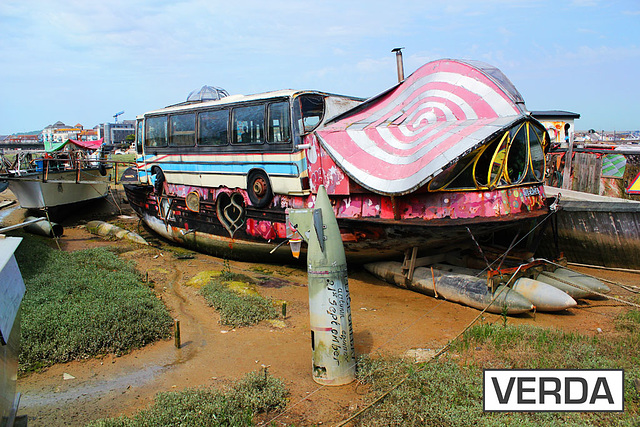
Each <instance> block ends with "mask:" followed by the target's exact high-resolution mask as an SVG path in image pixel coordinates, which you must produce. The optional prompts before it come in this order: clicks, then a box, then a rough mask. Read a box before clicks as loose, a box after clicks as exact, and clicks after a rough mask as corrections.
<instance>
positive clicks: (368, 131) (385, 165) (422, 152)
mask: <svg viewBox="0 0 640 427" xmlns="http://www.w3.org/2000/svg"><path fill="white" fill-rule="evenodd" d="M526 114H527V110H526V109H525V107H524V101H523V100H522V97H521V96H520V94H519V93H518V91H517V90H516V89H515V87H514V86H513V85H512V84H511V82H510V81H509V80H508V79H507V78H506V77H505V76H504V74H502V73H501V72H500V71H499V70H498V69H497V68H494V67H492V66H490V65H488V64H484V63H481V62H475V61H473V62H472V61H458V60H451V59H444V60H439V61H434V62H430V63H428V64H426V65H424V66H422V67H421V68H419V69H418V70H417V71H416V72H415V73H413V74H411V76H409V77H408V78H407V79H405V80H404V81H403V82H402V83H400V84H398V85H397V86H395V87H394V88H392V89H390V90H389V91H387V92H385V93H383V94H381V95H379V96H376V97H374V98H372V99H370V100H368V101H366V102H364V103H363V104H361V105H359V106H358V107H356V108H354V109H353V110H350V111H348V112H347V113H345V114H342V115H341V116H338V117H336V118H335V119H333V120H332V121H330V122H329V123H328V124H327V125H325V126H323V127H321V128H319V129H318V130H317V131H316V135H317V137H318V140H319V141H320V143H321V144H322V147H323V148H324V149H325V150H326V151H327V152H328V153H329V155H330V156H331V157H332V158H333V160H334V161H335V162H336V163H337V164H338V165H339V166H340V167H341V168H342V169H343V170H344V171H345V172H346V173H347V175H349V176H350V177H351V178H352V179H353V180H355V181H356V182H358V183H359V184H360V185H362V186H363V187H365V188H367V189H369V190H371V191H374V192H376V193H380V194H387V195H401V194H406V193H410V192H412V191H414V190H415V189H417V188H419V187H420V186H422V185H424V184H425V183H426V182H428V181H429V180H430V179H432V178H433V177H434V176H436V175H437V174H438V173H440V172H441V171H442V170H444V169H445V168H446V167H448V166H449V165H451V164H452V163H454V162H456V161H457V160H458V159H459V158H460V157H461V156H463V155H465V154H466V153H468V152H469V151H471V150H473V149H475V148H476V147H478V146H480V145H482V144H483V143H485V142H487V141H488V140H489V139H490V138H491V137H492V136H493V135H494V134H496V132H499V131H500V130H502V129H505V128H507V127H509V126H511V125H513V124H514V122H516V121H518V120H520V119H521V118H522V117H523V116H525V115H526Z"/></svg>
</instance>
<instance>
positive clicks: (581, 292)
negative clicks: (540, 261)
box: [536, 271, 594, 299]
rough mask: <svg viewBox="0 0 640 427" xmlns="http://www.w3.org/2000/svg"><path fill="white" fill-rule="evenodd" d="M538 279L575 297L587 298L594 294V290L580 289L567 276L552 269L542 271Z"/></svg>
mask: <svg viewBox="0 0 640 427" xmlns="http://www.w3.org/2000/svg"><path fill="white" fill-rule="evenodd" d="M536 280H539V281H540V282H544V283H546V284H548V285H551V286H553V287H555V288H558V289H560V290H561V291H563V292H566V293H567V294H569V296H571V298H573V299H580V298H587V297H590V296H592V295H594V293H593V292H591V291H590V290H587V289H586V288H584V289H580V288H578V287H575V286H571V285H570V284H569V281H568V280H567V279H566V278H563V277H560V276H558V275H556V274H554V273H552V272H550V271H543V272H541V273H540V274H539V275H538V277H536Z"/></svg>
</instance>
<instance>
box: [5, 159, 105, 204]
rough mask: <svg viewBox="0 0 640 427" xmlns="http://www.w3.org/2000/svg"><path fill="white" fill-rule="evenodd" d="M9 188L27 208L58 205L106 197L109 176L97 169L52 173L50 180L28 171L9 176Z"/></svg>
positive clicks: (40, 174)
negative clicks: (19, 174)
mask: <svg viewBox="0 0 640 427" xmlns="http://www.w3.org/2000/svg"><path fill="white" fill-rule="evenodd" d="M7 179H8V181H9V190H11V192H13V194H14V195H15V196H16V198H17V199H18V202H19V203H20V206H21V207H23V208H25V209H44V208H55V207H60V206H65V205H70V204H74V203H81V202H86V201H90V200H94V199H100V198H103V197H106V195H107V194H108V192H109V176H108V175H107V176H102V175H101V174H100V173H99V172H98V170H97V169H95V170H92V169H88V170H82V171H81V173H80V176H79V179H78V173H77V172H76V171H61V172H50V173H49V174H48V176H47V179H46V180H43V176H42V173H28V174H24V175H21V176H13V177H9V178H7Z"/></svg>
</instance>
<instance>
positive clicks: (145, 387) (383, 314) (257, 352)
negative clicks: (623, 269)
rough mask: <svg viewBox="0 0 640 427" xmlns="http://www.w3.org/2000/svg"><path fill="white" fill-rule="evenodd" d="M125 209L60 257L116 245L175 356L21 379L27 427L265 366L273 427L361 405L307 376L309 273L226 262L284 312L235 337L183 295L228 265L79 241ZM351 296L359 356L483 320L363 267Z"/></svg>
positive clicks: (102, 207)
mask: <svg viewBox="0 0 640 427" xmlns="http://www.w3.org/2000/svg"><path fill="white" fill-rule="evenodd" d="M3 196H6V195H5V194H3ZM4 198H5V199H6V198H10V196H9V197H4ZM0 199H1V198H0ZM114 201H117V202H118V204H119V207H116V206H115V204H114ZM121 201H122V196H121V195H116V197H115V198H114V199H110V200H109V201H103V202H100V203H98V204H97V205H96V206H93V207H91V208H89V209H87V208H83V209H82V210H80V211H77V212H75V214H74V215H71V216H70V217H69V218H68V219H66V220H64V221H62V224H63V225H64V226H65V233H64V235H63V236H62V238H61V239H60V241H59V244H60V247H61V249H62V250H65V251H74V250H78V249H84V248H89V247H95V246H105V245H115V246H119V247H120V250H122V251H125V252H124V253H123V254H122V257H123V258H126V259H130V260H133V261H134V262H135V263H136V265H137V267H138V269H139V270H140V271H142V272H143V273H148V275H149V279H150V281H152V282H153V284H154V289H155V291H156V293H157V295H158V297H159V298H161V299H162V300H163V301H164V303H165V304H166V306H167V308H168V309H169V311H170V312H171V315H172V316H173V317H174V318H175V319H178V320H180V325H181V336H182V347H181V348H180V349H177V348H176V347H175V346H174V341H173V339H170V340H166V341H162V342H158V343H155V344H153V345H150V346H147V347H145V348H143V349H139V350H135V351H132V352H131V353H129V354H126V355H123V356H120V357H116V356H114V355H108V356H105V357H102V358H96V359H89V360H83V361H78V362H72V363H67V364H62V365H56V366H53V367H51V368H48V369H46V370H44V371H43V372H38V373H34V374H31V375H28V376H26V377H24V378H20V379H19V380H18V391H19V392H20V393H22V400H21V403H20V411H19V414H22V415H24V414H26V415H28V417H29V424H30V425H31V426H57V425H83V424H85V423H86V422H88V421H91V420H95V419H98V418H104V417H115V416H118V415H122V414H125V415H131V414H133V413H135V412H136V411H137V410H139V409H142V408H145V407H147V406H148V405H150V404H151V403H152V402H153V399H154V396H155V395H156V394H157V393H158V392H162V391H171V390H183V389H185V388H188V387H197V386H212V387H225V386H226V385H228V384H229V383H230V382H231V381H232V380H235V379H238V378H240V377H242V376H243V375H244V374H245V373H247V372H249V371H252V370H257V369H262V366H263V365H264V366H268V369H269V372H270V373H272V374H273V375H275V376H277V377H280V378H282V379H284V381H285V382H286V385H287V387H288V389H289V391H290V403H289V406H288V409H287V410H286V412H284V413H283V414H279V415H278V414H273V415H272V416H269V417H267V421H273V422H275V425H289V424H296V425H311V424H327V425H331V424H334V423H336V422H339V421H341V420H344V419H346V418H347V417H349V416H350V415H351V414H353V413H354V412H355V411H356V410H357V409H358V408H359V407H361V406H362V402H363V401H364V398H365V396H364V393H365V392H366V389H364V388H363V387H362V386H360V387H359V386H358V385H357V384H356V383H353V384H351V385H347V386H342V387H321V386H319V385H318V384H316V383H314V382H313V380H312V378H311V345H310V333H309V316H308V294H307V288H306V270H305V268H304V266H302V265H295V264H292V265H271V264H255V263H244V262H237V261H230V266H231V269H232V271H234V272H242V273H244V274H247V275H249V276H252V277H254V278H256V279H257V280H259V281H260V282H263V285H262V286H260V287H259V292H260V293H261V294H262V295H263V296H265V297H268V298H273V299H278V300H285V301H287V302H288V305H287V317H286V319H284V324H283V325H272V324H269V323H262V324H260V325H257V326H253V327H243V328H237V329H230V328H228V327H225V326H223V325H221V324H220V323H219V316H218V314H217V313H216V312H215V310H214V309H212V308H211V307H209V306H208V305H207V304H206V302H205V301H204V299H203V298H202V297H201V296H200V295H199V294H198V289H196V288H194V287H191V286H187V285H186V282H187V281H188V280H189V279H191V278H192V277H193V276H195V275H196V274H197V273H199V272H201V271H207V270H222V269H223V268H225V265H224V260H223V259H220V258H216V257H212V256H208V255H203V254H196V253H194V254H193V258H189V257H181V258H182V259H180V258H178V257H177V256H176V254H175V251H172V250H171V246H170V245H169V244H168V243H167V242H163V241H160V240H157V239H154V238H153V236H152V235H151V234H149V233H148V232H147V231H145V230H144V229H143V228H142V226H139V227H140V228H139V230H140V232H141V234H142V235H143V236H145V237H148V238H151V239H152V240H153V244H154V246H152V247H142V246H133V245H129V244H127V243H123V242H114V241H107V240H103V239H102V238H99V237H96V236H94V235H91V234H89V233H88V232H87V231H86V229H85V228H84V226H83V225H82V224H83V223H85V222H87V221H89V220H92V219H103V220H111V221H112V222H114V221H116V222H119V223H121V224H122V223H124V224H128V225H130V226H131V227H134V228H135V227H138V221H137V218H135V216H134V215H133V214H132V212H131V211H130V210H129V209H128V206H127V205H126V204H122V203H121ZM2 212H3V213H2V214H1V215H0V217H1V218H2V221H3V225H7V224H8V223H12V222H18V221H19V220H20V219H21V218H22V217H23V215H24V212H23V211H22V210H21V209H15V208H12V207H10V208H5V209H4V210H3V211H2ZM181 253H182V254H183V255H184V253H183V252H181ZM581 271H584V272H588V273H590V274H594V275H598V276H600V277H606V278H608V279H611V280H615V281H619V282H620V283H624V284H631V285H638V283H640V275H637V274H633V273H617V272H603V271H600V270H591V269H581ZM349 288H350V292H351V299H352V306H351V309H352V316H353V329H354V336H355V346H356V352H357V353H358V354H372V355H378V354H379V355H403V354H406V353H407V352H408V351H409V350H412V349H430V350H435V349H439V348H441V347H443V346H444V345H445V344H446V343H447V342H448V341H449V340H450V339H452V338H454V337H455V336H457V335H458V334H459V333H460V332H461V331H462V330H463V329H464V328H465V327H466V326H467V325H468V324H469V323H470V322H472V321H473V320H474V319H475V318H476V317H477V315H478V314H479V311H478V310H475V309H472V308H468V307H464V306H461V305H458V304H455V303H450V302H447V301H443V300H437V299H434V298H431V297H428V296H425V295H421V294H418V293H414V292H412V291H408V290H404V289H399V288H396V287H393V286H392V285H389V284H386V283H384V282H382V281H380V280H378V279H375V278H374V277H372V276H371V275H370V274H368V273H367V272H366V271H364V270H363V269H361V268H359V267H353V268H350V270H349ZM612 294H613V295H620V296H623V297H625V298H630V295H631V294H630V293H629V292H627V291H626V290H623V289H621V288H619V287H617V286H612ZM627 309H628V307H627V306H624V305H622V304H620V303H617V302H614V301H611V300H606V301H595V300H583V301H580V304H579V305H578V306H577V307H575V308H572V309H570V310H566V311H565V312H562V313H559V314H545V313H536V314H533V313H531V314H525V315H520V316H511V317H509V318H508V323H509V324H528V325H536V326H543V327H550V328H558V329H562V330H566V331H579V332H582V333H584V334H596V333H602V334H608V333H612V332H613V330H614V322H613V321H614V319H615V317H616V316H617V315H618V314H619V313H620V312H621V311H622V310H627ZM481 321H484V322H489V323H492V322H502V321H503V318H502V317H501V316H499V315H492V314H485V315H484V319H483V320H481ZM427 353H428V352H427ZM65 374H67V375H65ZM70 376H71V377H73V378H70ZM65 378H70V379H65Z"/></svg>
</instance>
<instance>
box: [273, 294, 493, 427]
mask: <svg viewBox="0 0 640 427" xmlns="http://www.w3.org/2000/svg"><path fill="white" fill-rule="evenodd" d="M443 302H444V300H440V302H439V303H438V304H436V305H435V306H434V307H433V308H432V309H431V310H428V311H426V312H425V313H424V314H423V315H422V316H420V317H418V318H417V319H416V320H414V321H413V322H411V323H409V324H408V325H406V326H405V327H404V328H403V329H401V330H400V331H398V333H397V334H395V335H394V336H392V337H391V338H389V339H388V340H387V341H385V342H383V343H381V344H380V345H379V346H377V347H376V348H375V349H373V350H372V352H374V353H375V352H377V351H379V350H380V349H381V348H382V347H384V346H386V345H387V344H389V343H390V342H392V341H393V340H395V339H396V338H397V337H398V336H400V335H402V334H403V333H404V332H405V331H406V330H407V329H409V328H410V327H412V326H413V325H415V324H416V323H418V322H420V321H421V320H422V319H424V318H425V317H426V316H427V315H429V314H430V313H431V312H433V311H434V310H435V309H436V308H438V307H439V306H440V304H442V303H443ZM488 307H489V306H487V308H488ZM354 366H355V363H354V364H353V365H352V366H350V368H353V367H354ZM326 387H328V386H327V385H321V386H319V387H318V388H317V389H315V390H314V391H313V392H311V393H309V395H308V396H305V397H304V398H302V399H300V400H299V401H298V402H296V403H295V404H293V405H292V406H290V407H287V408H286V409H285V410H284V411H282V412H281V413H279V414H278V415H276V416H275V417H273V418H271V419H270V420H268V421H263V422H262V423H260V425H269V424H271V423H272V422H274V421H275V420H277V419H278V418H280V417H282V416H283V415H285V414H287V413H289V411H290V410H291V409H293V408H294V407H296V406H298V405H299V404H301V403H302V402H304V401H305V400H307V399H308V398H309V397H311V396H312V395H313V394H315V393H317V392H318V391H320V390H322V389H324V388H326Z"/></svg>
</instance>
